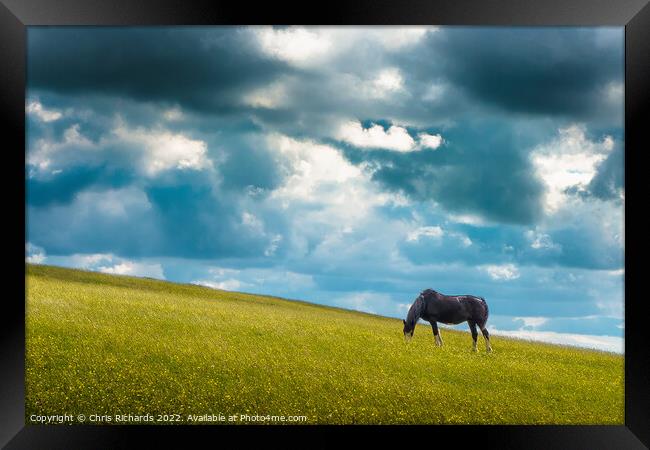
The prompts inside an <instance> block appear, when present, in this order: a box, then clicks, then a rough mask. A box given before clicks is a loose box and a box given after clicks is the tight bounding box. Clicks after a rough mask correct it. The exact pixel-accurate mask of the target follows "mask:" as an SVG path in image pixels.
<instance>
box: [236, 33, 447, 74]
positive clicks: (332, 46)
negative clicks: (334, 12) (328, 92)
mask: <svg viewBox="0 0 650 450" xmlns="http://www.w3.org/2000/svg"><path fill="white" fill-rule="evenodd" d="M248 31H249V32H250V33H252V35H253V37H254V39H255V41H256V42H257V44H258V46H259V48H260V50H261V51H262V52H263V53H265V54H267V55H269V56H271V57H273V58H277V59H280V60H282V61H285V62H287V63H289V64H292V65H296V66H299V67H316V66H318V65H320V64H322V63H324V62H326V61H330V60H332V59H334V58H336V57H338V56H339V55H343V54H348V53H349V52H351V51H356V50H358V49H360V48H366V46H365V45H364V44H369V45H371V46H372V45H375V46H377V47H379V48H380V49H383V50H386V51H389V52H393V51H397V50H399V49H402V48H404V47H407V46H412V45H415V44H417V43H418V42H420V41H421V40H422V39H423V38H424V36H425V35H426V34H427V32H433V31H437V28H436V27H420V26H412V27H331V26H327V27H303V26H291V27H285V28H272V27H250V28H249V29H248Z"/></svg>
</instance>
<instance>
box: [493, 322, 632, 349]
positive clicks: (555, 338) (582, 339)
mask: <svg viewBox="0 0 650 450" xmlns="http://www.w3.org/2000/svg"><path fill="white" fill-rule="evenodd" d="M490 333H492V334H493V335H497V336H509V337H514V338H519V339H526V340H533V341H541V342H548V343H551V344H561V345H572V346H577V347H585V348H593V349H597V350H605V351H609V352H615V353H623V352H624V349H625V342H624V339H623V338H622V337H618V336H596V335H587V334H573V333H556V332H554V331H534V330H516V331H506V330H499V329H496V328H494V327H491V328H490ZM495 348H496V346H495Z"/></svg>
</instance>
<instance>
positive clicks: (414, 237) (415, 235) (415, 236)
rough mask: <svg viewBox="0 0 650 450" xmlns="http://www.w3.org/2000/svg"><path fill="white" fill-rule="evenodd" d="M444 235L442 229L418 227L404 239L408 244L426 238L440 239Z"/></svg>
mask: <svg viewBox="0 0 650 450" xmlns="http://www.w3.org/2000/svg"><path fill="white" fill-rule="evenodd" d="M443 234H444V231H443V230H442V228H440V227H438V226H433V227H431V226H427V227H419V228H417V229H416V230H414V231H411V232H410V233H409V234H408V236H407V237H406V240H407V241H409V242H414V241H418V240H420V237H422V236H426V237H432V238H441V237H442V236H443Z"/></svg>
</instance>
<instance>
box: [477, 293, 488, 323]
mask: <svg viewBox="0 0 650 450" xmlns="http://www.w3.org/2000/svg"><path fill="white" fill-rule="evenodd" d="M479 299H480V300H481V303H483V308H485V321H484V322H483V323H484V324H485V323H487V320H488V316H489V315H490V308H488V304H487V302H486V301H485V299H484V298H483V297H479Z"/></svg>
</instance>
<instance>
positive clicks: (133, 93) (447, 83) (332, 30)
mask: <svg viewBox="0 0 650 450" xmlns="http://www.w3.org/2000/svg"><path fill="white" fill-rule="evenodd" d="M623 80H624V29H623V27H616V28H605V27H596V28H576V27H560V28H552V27H543V28H522V27H517V28H498V27H451V26H444V27H394V26H390V27H319V28H316V27H151V28H111V27H103V28H94V27H29V28H28V52H27V92H26V104H25V112H26V125H27V136H26V140H27V152H26V160H25V177H26V187H27V195H26V199H25V202H26V215H27V230H26V231H27V241H26V243H25V251H26V253H25V255H26V256H25V257H26V261H28V262H32V263H39V264H53V265H59V266H66V267H77V268H83V269H87V270H95V271H101V272H106V273H113V274H127V275H135V276H146V277H153V278H159V279H165V280H170V281H175V282H183V283H195V284H201V285H205V286H209V287H213V288H217V289H226V290H234V291H243V292H253V293H261V294H269V295H275V296H280V297H286V298H292V299H302V300H306V301H311V302H315V303H321V304H327V305H334V306H338V307H343V308H348V309H354V310H359V311H365V312H370V313H375V314H380V315H385V316H389V317H400V318H402V317H405V315H406V312H407V310H408V308H409V306H410V304H411V303H412V302H413V301H414V300H415V298H416V297H417V295H418V294H419V293H420V292H421V291H422V290H424V289H426V288H432V289H435V290H437V291H439V292H442V293H445V294H450V295H455V294H472V295H478V296H482V297H484V298H485V299H486V300H487V302H488V304H489V306H490V319H489V321H488V329H489V330H490V331H491V332H492V333H493V334H502V335H509V336H516V337H522V338H526V339H537V340H544V341H549V342H556V343H563V344H569V345H580V346H587V347H594V348H600V349H605V350H609V351H616V352H623V334H624V320H623V317H624V315H623V311H624V277H625V270H624V205H625V191H624V181H625V180H624V168H623V158H624V128H623V123H624V122H623V120H624V104H623V101H624V95H623V93H624V81H623ZM457 328H460V329H466V328H467V326H466V324H464V325H461V326H459V327H457ZM416 332H422V333H425V332H426V333H430V332H431V331H430V330H429V329H427V327H426V326H422V327H419V329H418V331H416ZM443 333H444V331H443Z"/></svg>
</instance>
